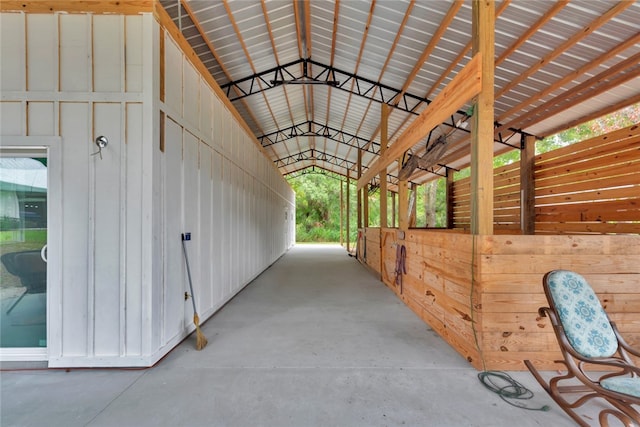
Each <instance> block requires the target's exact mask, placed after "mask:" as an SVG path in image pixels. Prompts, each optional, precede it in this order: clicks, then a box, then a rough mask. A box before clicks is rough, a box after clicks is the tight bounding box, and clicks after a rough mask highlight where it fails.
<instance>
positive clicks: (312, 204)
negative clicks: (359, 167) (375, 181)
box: [289, 104, 640, 245]
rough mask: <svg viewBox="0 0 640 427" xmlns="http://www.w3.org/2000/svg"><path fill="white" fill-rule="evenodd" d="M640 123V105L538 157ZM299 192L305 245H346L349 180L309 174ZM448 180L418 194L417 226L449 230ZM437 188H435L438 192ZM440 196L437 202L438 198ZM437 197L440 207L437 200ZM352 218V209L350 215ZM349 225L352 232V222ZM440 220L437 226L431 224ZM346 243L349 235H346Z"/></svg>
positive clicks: (503, 161)
mask: <svg viewBox="0 0 640 427" xmlns="http://www.w3.org/2000/svg"><path fill="white" fill-rule="evenodd" d="M639 122H640V104H635V105H632V106H630V107H628V108H625V109H624V110H621V111H619V112H616V113H613V114H610V115H607V116H605V117H602V118H600V119H596V120H592V121H590V122H588V123H585V124H583V125H580V126H576V127H575V128H572V129H568V130H566V131H564V132H561V133H559V134H557V135H553V136H550V137H547V138H545V139H543V140H541V141H537V142H536V153H537V154H540V153H545V152H547V151H551V150H555V149H557V148H561V147H564V146H567V145H569V144H571V143H574V142H578V141H583V140H585V139H588V138H592V137H595V136H598V135H602V134H605V133H608V132H612V131H614V130H617V129H621V128H623V127H626V126H631V125H633V124H635V123H639ZM518 161H520V150H517V149H514V150H511V151H508V152H506V153H504V154H501V155H499V156H496V157H495V158H494V163H493V165H494V167H500V166H505V165H508V164H511V163H514V162H518ZM469 176H470V169H469V168H465V169H463V170H461V171H458V172H456V173H455V174H454V180H459V179H463V178H467V177H469ZM289 183H290V184H291V186H292V187H293V189H294V190H295V192H296V203H297V212H296V233H297V240H298V241H299V242H338V241H340V187H341V185H342V186H343V188H344V192H343V195H344V197H345V198H346V184H345V182H344V179H342V178H340V177H338V176H337V175H332V174H320V173H318V174H306V175H300V176H297V177H293V178H290V179H289ZM445 186H446V180H445V179H444V178H440V179H437V180H435V181H432V182H431V183H427V184H426V185H421V186H420V187H418V189H417V195H416V226H417V227H427V226H428V227H445V226H446V223H447V218H446V213H447V208H446V188H445ZM434 187H435V188H434ZM434 194H435V197H434ZM350 195H351V197H350V199H351V200H350V201H349V203H350V209H349V211H350V214H351V217H350V224H351V225H350V229H351V230H350V241H351V242H352V244H354V245H355V242H356V237H357V229H356V227H357V225H356V222H357V206H356V205H357V196H356V185H355V181H351V188H350ZM368 197H369V225H370V226H371V227H379V226H380V191H379V190H375V191H372V192H370V193H369V195H368ZM434 198H435V204H434V202H433V199H434ZM387 206H388V209H389V213H388V219H387V221H388V224H389V226H390V227H391V226H393V225H392V223H391V219H392V212H391V197H390V196H389V199H388V201H387ZM344 212H345V215H346V208H345V210H344ZM343 221H344V223H343V226H344V227H346V218H344V220H343ZM433 221H435V223H433V224H432V223H431V222H433ZM345 238H346V236H345Z"/></svg>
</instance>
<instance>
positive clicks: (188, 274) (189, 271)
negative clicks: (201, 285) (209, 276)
mask: <svg viewBox="0 0 640 427" xmlns="http://www.w3.org/2000/svg"><path fill="white" fill-rule="evenodd" d="M182 251H183V252H184V261H185V263H186V264H187V276H188V277H189V291H191V303H192V304H193V314H196V315H197V314H198V311H197V310H196V298H195V297H194V296H193V285H192V284H191V269H190V268H189V257H188V256H187V246H186V245H185V244H184V234H183V235H182Z"/></svg>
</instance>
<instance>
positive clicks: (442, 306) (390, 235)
mask: <svg viewBox="0 0 640 427" xmlns="http://www.w3.org/2000/svg"><path fill="white" fill-rule="evenodd" d="M381 235H382V239H381V244H382V260H381V261H382V264H381V266H382V267H381V270H382V272H381V277H382V281H383V282H384V283H385V284H386V285H387V286H388V287H389V288H390V289H391V290H392V291H393V292H395V293H396V295H398V297H399V298H400V299H401V300H402V301H404V303H405V304H407V306H408V307H409V308H410V309H411V310H413V312H414V313H415V314H416V315H418V316H419V317H420V318H421V319H422V320H424V321H425V322H426V323H427V324H428V325H429V326H430V327H431V328H432V329H433V330H434V331H436V332H437V333H438V334H439V335H440V336H441V337H442V338H443V339H444V340H445V341H447V342H448V343H449V344H450V345H451V346H452V347H453V348H454V349H456V351H458V352H459V353H460V354H461V355H462V356H463V357H465V358H466V359H467V360H468V361H469V362H470V363H471V364H472V365H473V366H475V367H476V368H478V369H479V368H480V367H481V360H480V357H479V351H478V345H479V342H478V343H476V341H475V338H474V331H473V328H472V320H475V321H477V319H473V317H474V316H475V314H474V313H472V311H471V309H470V307H471V301H472V298H471V296H472V295H473V301H474V304H475V303H476V302H477V301H479V293H478V288H477V287H476V281H472V272H473V271H476V269H475V268H472V265H474V264H475V263H476V261H477V257H475V256H473V238H472V236H470V235H467V234H462V233H456V232H446V231H444V232H443V231H432V230H428V231H427V230H417V229H413V230H409V231H407V232H406V234H405V239H404V240H400V239H399V238H398V234H397V230H396V229H390V228H385V229H382V233H381ZM402 245H404V246H405V248H406V259H405V263H406V270H407V273H406V274H403V275H402V277H401V278H398V279H397V276H398V275H397V274H396V271H395V270H396V260H397V254H398V247H399V246H402ZM479 339H481V337H479Z"/></svg>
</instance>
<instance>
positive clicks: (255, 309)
mask: <svg viewBox="0 0 640 427" xmlns="http://www.w3.org/2000/svg"><path fill="white" fill-rule="evenodd" d="M202 331H203V332H204V334H205V336H206V337H207V338H208V340H209V344H208V346H207V347H206V348H205V349H204V350H202V351H196V350H195V349H194V344H195V336H191V337H189V338H188V339H187V340H185V341H184V342H183V343H182V344H181V345H179V346H178V347H177V348H176V349H174V350H173V351H172V352H171V353H170V354H169V355H168V356H167V357H166V358H165V359H163V360H162V361H161V362H160V363H158V364H157V365H156V366H155V367H153V368H151V369H147V370H99V369H96V370H71V371H70V372H65V371H64V370H39V371H4V372H2V373H1V377H0V379H1V383H2V384H1V395H0V397H1V405H0V409H1V415H0V425H2V426H4V427H9V426H22V427H26V426H65V427H72V426H92V427H93V426H96V427H97V426H123V427H126V426H154V427H155V426H238V427H253V426H277V427H285V426H296V427H306V426H349V427H351V426H354V427H355V426H363V427H364V426H366V427H372V426H492V427H500V426H509V427H511V426H515V425H517V426H520V427H527V426H554V427H562V426H573V425H574V423H573V422H572V421H571V419H570V418H568V417H567V416H566V415H565V414H564V413H563V412H562V411H561V410H560V409H558V407H557V406H556V405H555V404H554V403H553V401H552V400H551V399H550V398H549V397H548V396H547V395H546V394H545V393H544V391H543V390H542V389H541V388H540V386H539V385H538V384H537V383H536V382H535V380H534V379H533V377H532V376H531V375H530V374H529V373H528V372H512V373H511V374H512V375H513V376H514V378H516V379H517V380H518V381H520V382H521V383H523V384H524V385H525V386H527V387H529V388H530V389H531V390H532V391H533V392H534V393H535V397H534V398H533V399H532V400H531V401H528V402H525V403H526V404H527V405H529V406H532V407H539V406H542V405H549V406H550V407H551V410H550V411H548V412H541V411H527V410H523V409H518V408H514V407H512V406H510V405H508V404H507V403H505V402H503V401H502V400H501V399H500V397H499V396H497V395H496V394H494V393H492V392H490V391H488V390H487V389H485V388H484V387H483V386H482V384H481V383H480V382H479V381H478V379H477V372H476V370H475V369H474V368H472V367H471V366H470V365H469V364H468V363H467V362H466V361H465V360H464V359H463V358H462V357H460V356H459V355H458V354H457V353H456V352H455V351H453V350H452V349H451V348H450V347H449V346H448V345H447V344H446V343H444V341H442V339H440V338H439V337H438V336H437V334H435V333H434V332H433V331H432V330H431V329H430V328H429V327H428V326H427V325H425V324H424V323H423V322H422V321H421V320H420V319H418V317H417V316H415V315H414V314H413V313H412V312H411V311H410V310H409V309H408V308H407V307H405V306H404V305H403V304H402V303H401V302H400V301H399V300H398V299H397V298H396V297H395V295H393V293H392V292H391V291H390V290H388V289H387V288H386V287H385V286H384V285H383V284H382V283H381V282H380V281H378V280H377V278H375V277H374V276H373V275H372V274H371V273H370V272H368V271H367V270H366V269H364V268H363V267H362V266H361V265H360V264H359V263H358V262H357V261H356V260H355V259H354V258H350V257H348V256H347V253H346V252H345V251H344V249H342V248H341V247H339V246H329V245H298V246H296V247H294V248H293V249H292V250H291V251H290V252H289V253H287V254H286V255H285V256H284V257H283V258H281V259H280V260H279V261H278V262H277V263H275V264H274V265H273V266H272V267H271V268H269V269H268V270H267V271H265V272H264V273H263V274H262V275H261V276H260V277H258V278H257V279H256V280H255V281H254V282H253V283H251V284H250V285H249V286H248V287H247V288H245V290H244V291H242V292H241V293H240V294H239V295H238V296H237V297H236V298H235V299H233V300H232V301H231V302H230V303H229V304H227V306H225V307H224V308H223V309H222V310H221V311H220V312H219V313H217V314H216V315H215V316H213V317H212V318H211V319H209V320H208V321H207V322H206V323H205V324H204V325H203V327H202ZM4 367H6V365H5V366H4Z"/></svg>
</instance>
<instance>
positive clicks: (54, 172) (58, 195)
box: [0, 135, 62, 362]
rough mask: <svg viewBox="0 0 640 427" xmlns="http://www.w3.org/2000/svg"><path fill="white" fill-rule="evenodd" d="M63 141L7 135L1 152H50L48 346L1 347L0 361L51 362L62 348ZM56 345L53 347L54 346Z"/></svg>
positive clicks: (48, 184) (53, 137) (54, 137)
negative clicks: (37, 150) (50, 358)
mask: <svg viewBox="0 0 640 427" xmlns="http://www.w3.org/2000/svg"><path fill="white" fill-rule="evenodd" d="M61 144H62V138H61V137H59V136H6V135H3V136H2V137H1V139H0V148H1V149H2V151H5V150H6V151H10V150H12V149H15V150H25V149H27V150H28V149H44V150H46V151H47V346H46V347H16V348H1V347H0V362H32V361H34V362H39V361H48V360H49V354H51V351H52V349H54V350H57V351H59V350H60V347H61V340H60V338H61V336H60V328H61V325H62V321H61V320H62V307H61V303H62V298H61V297H62V157H61V156H62V145H61ZM52 344H53V346H52Z"/></svg>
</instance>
